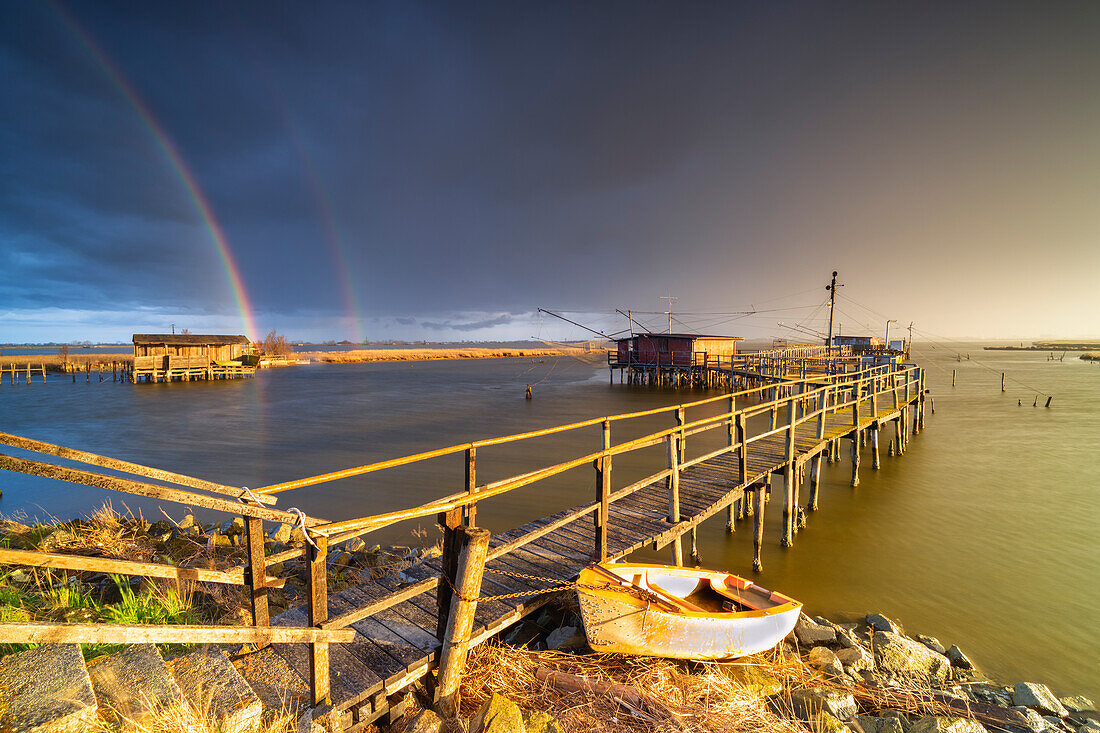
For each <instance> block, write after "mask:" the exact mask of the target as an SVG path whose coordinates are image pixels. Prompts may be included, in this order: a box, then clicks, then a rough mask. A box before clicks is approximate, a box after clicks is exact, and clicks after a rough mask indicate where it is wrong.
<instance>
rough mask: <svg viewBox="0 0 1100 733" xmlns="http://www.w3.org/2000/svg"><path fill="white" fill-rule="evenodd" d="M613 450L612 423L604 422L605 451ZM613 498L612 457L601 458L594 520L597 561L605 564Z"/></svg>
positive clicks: (597, 471)
mask: <svg viewBox="0 0 1100 733" xmlns="http://www.w3.org/2000/svg"><path fill="white" fill-rule="evenodd" d="M610 448H611V421H610V420H604V421H603V449H604V450H605V451H606V450H609V449H610ZM610 497H611V456H610V455H605V456H600V457H599V458H598V459H596V501H597V502H598V503H599V507H598V508H597V509H596V512H595V514H594V515H593V519H594V521H595V523H596V527H595V529H596V559H597V560H599V561H600V562H603V561H604V560H606V559H607V524H608V521H609V520H610V508H611V507H610Z"/></svg>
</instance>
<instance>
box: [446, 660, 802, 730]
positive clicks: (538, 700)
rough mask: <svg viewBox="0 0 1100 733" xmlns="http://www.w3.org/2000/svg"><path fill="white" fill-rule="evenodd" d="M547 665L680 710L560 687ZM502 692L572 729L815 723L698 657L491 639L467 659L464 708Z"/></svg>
mask: <svg viewBox="0 0 1100 733" xmlns="http://www.w3.org/2000/svg"><path fill="white" fill-rule="evenodd" d="M751 659H752V660H757V659H758V660H759V661H758V662H756V663H761V664H766V665H768V666H769V667H771V666H774V665H775V664H776V663H777V662H776V660H777V659H778V658H777V657H775V658H769V657H766V656H764V655H760V656H759V657H754V658H751ZM746 662H747V663H752V662H750V661H748V660H746ZM540 666H542V667H548V668H551V669H554V670H558V671H562V672H567V673H569V674H575V675H578V676H581V677H586V678H589V679H592V680H600V681H604V682H613V683H616V684H621V685H628V686H631V687H634V688H636V689H637V690H638V691H639V692H641V693H642V694H643V696H646V697H648V698H651V699H652V700H653V701H655V702H657V703H659V704H660V705H658V706H654V708H660V707H661V706H664V707H666V708H667V709H669V710H671V711H672V715H671V716H667V715H661V714H658V713H656V712H655V711H654V710H653V709H648V710H639V709H636V708H634V706H629V705H625V704H622V703H620V702H617V701H616V700H615V699H614V698H612V697H610V696H608V695H600V694H593V693H581V692H575V693H564V692H560V691H559V690H557V689H555V688H554V687H551V686H550V685H547V684H545V683H543V682H541V681H540V680H538V679H537V678H536V677H535V670H536V669H537V668H538V667H540ZM494 692H496V693H500V694H502V695H504V696H506V697H508V698H509V699H511V700H512V701H513V702H515V703H517V704H518V705H519V706H520V707H521V708H523V709H525V710H542V711H544V712H547V713H549V714H551V715H553V716H554V717H555V718H557V719H558V720H559V721H560V722H561V723H562V725H563V726H564V728H565V729H566V730H570V731H574V730H576V731H592V732H595V731H608V732H611V731H638V732H639V733H641V732H643V731H645V732H646V733H649V732H651V731H652V732H655V733H666V731H667V732H669V733H671V732H673V731H683V730H691V731H700V732H703V733H707V732H713V733H727V732H733V731H750V730H751V731H760V732H761V733H806V731H807V730H809V728H807V727H806V726H805V725H803V724H801V723H798V722H792V721H791V720H787V719H784V718H783V717H781V716H780V715H779V714H777V712H776V711H775V710H773V709H772V708H771V707H770V706H769V704H768V703H767V702H766V701H765V700H764V699H763V698H761V697H758V696H757V695H755V694H754V693H753V692H752V691H750V690H748V689H746V688H744V687H741V686H740V685H739V684H737V683H736V682H733V681H732V680H731V679H730V678H729V677H728V676H727V675H726V674H724V673H723V671H722V668H721V665H695V669H691V668H689V666H688V665H685V664H680V663H677V662H674V661H671V660H667V659H650V658H643V657H625V656H616V655H588V656H575V655H570V654H559V653H555V652H539V653H537V654H533V653H529V652H526V651H523V650H519V649H513V648H510V647H504V646H499V645H495V644H483V645H482V646H480V647H478V648H477V649H476V650H474V651H473V652H472V653H471V655H470V660H469V662H468V664H467V667H466V673H465V675H464V678H463V687H462V715H463V716H466V717H469V716H472V715H474V714H475V713H476V711H477V709H478V707H479V706H480V705H481V704H482V703H484V702H485V701H486V700H487V699H488V698H489V697H490V696H491V695H492V694H493V693H494Z"/></svg>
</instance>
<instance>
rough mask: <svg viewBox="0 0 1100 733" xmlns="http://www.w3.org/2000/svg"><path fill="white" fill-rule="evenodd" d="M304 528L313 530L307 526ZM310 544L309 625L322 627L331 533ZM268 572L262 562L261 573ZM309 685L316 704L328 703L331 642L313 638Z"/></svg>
mask: <svg viewBox="0 0 1100 733" xmlns="http://www.w3.org/2000/svg"><path fill="white" fill-rule="evenodd" d="M303 531H304V532H309V530H308V529H305V528H304V527H303ZM311 539H312V540H313V543H314V544H313V545H310V546H309V549H308V556H309V604H308V605H309V625H310V626H313V627H315V628H320V627H321V624H323V623H324V622H325V621H327V620H328V562H327V559H328V537H326V536H325V535H322V534H319V535H312V536H311ZM263 573H264V566H263V565H262V564H261V565H260V568H259V574H260V575H261V576H262V575H263ZM309 687H310V692H311V695H312V700H313V706H314V707H316V706H318V705H326V704H328V701H329V664H328V644H327V643H326V642H313V643H311V644H310V645H309Z"/></svg>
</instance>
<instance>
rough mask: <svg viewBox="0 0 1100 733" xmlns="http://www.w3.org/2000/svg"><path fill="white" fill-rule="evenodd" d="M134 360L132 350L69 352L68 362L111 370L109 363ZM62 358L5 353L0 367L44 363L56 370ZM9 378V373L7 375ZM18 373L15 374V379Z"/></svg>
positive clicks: (47, 368)
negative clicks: (89, 352)
mask: <svg viewBox="0 0 1100 733" xmlns="http://www.w3.org/2000/svg"><path fill="white" fill-rule="evenodd" d="M133 361H134V354H133V352H131V353H128V354H69V364H73V365H77V366H79V367H80V370H81V371H83V370H84V365H85V364H91V365H92V371H96V369H97V368H102V369H104V370H106V371H110V370H111V363H112V362H118V363H119V364H120V365H121V364H123V363H125V364H132V363H133ZM61 363H62V359H61V357H60V356H58V355H57V354H37V355H30V356H27V355H22V354H14V355H11V356H8V355H6V354H0V367H2V368H4V369H9V368H10V367H11V366H12V365H15V367H16V368H17V369H20V368H21V369H26V367H27V365H28V364H30V365H31V367H32V368H33V369H37V368H38V366H39V365H41V364H44V365H45V366H46V371H47V372H56V371H60V370H61ZM35 377H39V378H41V374H40V373H39V374H36V373H35V372H33V371H32V372H31V378H32V379H34V378H35ZM8 378H9V379H10V378H11V377H10V375H9V376H8ZM18 378H19V375H18V374H16V379H18Z"/></svg>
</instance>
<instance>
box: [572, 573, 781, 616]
mask: <svg viewBox="0 0 1100 733" xmlns="http://www.w3.org/2000/svg"><path fill="white" fill-rule="evenodd" d="M602 567H604V568H605V569H606V570H608V571H609V572H612V573H615V570H616V569H618V570H622V569H625V568H639V569H644V570H664V571H668V572H670V573H677V574H682V575H683V576H685V577H690V576H696V577H699V578H700V579H703V578H706V579H713V578H715V577H716V576H723V577H732V578H737V579H738V580H742V581H745V582H746V583H747V584H748V585H747V586H746V587H747V588H754V589H759V590H762V591H767V589H766V588H761V587H760V586H758V585H756V584H755V583H753V582H752V581H749V580H746V579H745V578H742V577H740V576H737V575H733V574H732V573H725V572H723V571H720V570H702V569H697V568H680V567H671V566H669V565H658V564H652V563H608V564H606V565H603V566H602ZM586 573H588V574H589V575H591V576H595V578H596V579H597V580H603V581H604V582H603V583H596V584H589V583H586V582H585V581H584V576H585V574H586ZM615 574H616V575H618V573H615ZM620 577H621V576H620ZM623 581H624V582H625V583H630V580H629V579H627V578H623ZM647 582H648V579H647ZM593 585H603V586H605V588H606V590H605V589H603V588H596V587H592V586H593ZM612 587H613V586H612V585H611V584H610V582H608V581H607V580H606V578H603V577H602V576H600V575H599V574H598V573H597V572H596V571H594V570H592V569H590V568H584V569H582V570H581V572H580V576H579V577H578V587H577V593H588V594H591V595H599V596H603V597H606V598H614V599H615V600H617V601H619V602H620V603H624V604H626V605H629V606H636V607H638V608H640V609H646V612H647V613H659V614H664V615H667V616H683V617H687V618H712V619H716V620H721V621H733V620H737V619H750V618H767V617H768V616H778V615H781V614H785V613H790V612H791V611H794V610H797V609H799V608H801V607H802V602H801V601H796V600H794V599H793V598H791V597H789V596H786V595H783V594H782V593H779V592H776V591H767V592H768V593H769V594H770V595H769V597H768V600H772V599H773V598H775V597H777V596H778V597H779V598H781V599H784V600H783V601H782V602H780V603H778V604H777V605H775V606H773V607H771V608H762V609H752V610H748V611H688V610H679V609H678V610H676V611H667V610H665V609H662V608H658V607H656V606H655V604H653V603H652V602H650V601H648V600H644V599H642V598H638V597H636V596H633V595H629V594H626V593H622V592H620V591H616V590H611V588H612ZM716 592H717V591H716ZM722 595H725V594H722ZM727 597H728V596H727ZM731 600H734V601H736V600H737V599H735V598H731Z"/></svg>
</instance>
